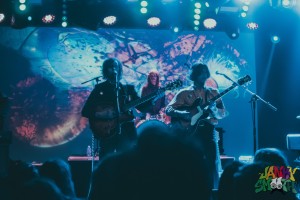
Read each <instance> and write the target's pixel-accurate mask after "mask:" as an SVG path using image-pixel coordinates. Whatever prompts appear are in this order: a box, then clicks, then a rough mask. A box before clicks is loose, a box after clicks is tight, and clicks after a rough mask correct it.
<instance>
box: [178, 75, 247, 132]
mask: <svg viewBox="0 0 300 200" xmlns="http://www.w3.org/2000/svg"><path fill="white" fill-rule="evenodd" d="M249 81H251V77H250V76H249V75H246V76H244V77H243V78H240V79H239V80H238V81H237V82H234V83H233V84H232V86H230V87H229V88H227V89H225V90H224V91H222V92H221V93H219V94H218V95H216V96H214V97H213V98H212V99H210V100H209V101H207V102H206V103H204V104H201V101H200V99H197V100H195V102H194V103H193V105H192V106H190V107H188V108H186V107H185V108H182V110H188V111H190V112H191V113H194V115H193V117H192V118H191V120H189V121H187V120H184V119H180V118H175V119H173V118H172V124H173V125H172V126H174V127H181V129H182V128H184V129H185V130H186V131H187V132H188V133H189V134H190V135H193V134H195V133H196V131H197V128H198V127H199V126H200V125H201V124H202V123H203V122H204V121H207V120H208V119H209V117H210V111H209V106H210V105H211V104H213V103H214V102H215V101H216V100H218V99H219V98H221V97H222V96H224V95H225V94H227V93H228V92H229V91H231V90H232V89H234V88H235V87H237V86H238V85H244V84H245V83H247V82H249Z"/></svg>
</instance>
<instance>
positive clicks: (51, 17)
mask: <svg viewBox="0 0 300 200" xmlns="http://www.w3.org/2000/svg"><path fill="white" fill-rule="evenodd" d="M54 19H55V16H54V15H51V14H47V15H45V16H44V17H43V18H42V21H43V22H44V23H45V24H49V23H51V22H53V21H54Z"/></svg>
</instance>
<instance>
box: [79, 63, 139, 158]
mask: <svg viewBox="0 0 300 200" xmlns="http://www.w3.org/2000/svg"><path fill="white" fill-rule="evenodd" d="M122 72H123V70H122V63H121V62H120V61H119V60H118V59H116V58H108V59H106V60H105V61H104V62H103V66H102V74H103V77H104V78H105V79H106V81H104V82H101V83H99V84H97V85H96V86H95V88H94V89H93V90H92V92H91V94H90V95H89V97H88V99H87V101H86V103H85V105H84V106H83V109H82V111H81V114H82V116H83V117H86V118H88V119H89V123H90V128H91V130H92V132H93V134H94V136H95V138H96V139H97V140H98V145H99V146H98V148H100V151H99V149H97V150H98V151H99V154H100V157H103V156H105V155H107V154H109V153H113V152H118V151H123V150H125V149H127V148H128V147H130V146H131V145H132V144H134V143H135V140H136V135H137V134H136V129H135V126H134V123H133V122H132V119H133V117H132V115H129V114H124V113H122V114H121V111H122V107H123V106H124V105H125V104H126V103H128V102H130V101H132V100H136V99H138V98H139V97H138V95H137V92H136V91H135V88H134V86H133V85H124V84H122V83H121V82H120V80H121V78H122ZM117 96H118V98H117Z"/></svg>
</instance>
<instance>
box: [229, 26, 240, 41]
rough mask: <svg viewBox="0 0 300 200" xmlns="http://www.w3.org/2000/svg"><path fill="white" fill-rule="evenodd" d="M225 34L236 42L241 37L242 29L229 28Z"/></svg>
mask: <svg viewBox="0 0 300 200" xmlns="http://www.w3.org/2000/svg"><path fill="white" fill-rule="evenodd" d="M225 32H226V34H227V36H228V37H229V38H230V39H232V40H235V39H237V38H239V36H240V29H239V28H238V27H229V28H227V30H225Z"/></svg>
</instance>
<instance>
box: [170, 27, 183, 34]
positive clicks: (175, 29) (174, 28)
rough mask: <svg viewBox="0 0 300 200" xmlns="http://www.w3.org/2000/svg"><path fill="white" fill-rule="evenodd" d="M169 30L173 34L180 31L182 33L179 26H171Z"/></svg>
mask: <svg viewBox="0 0 300 200" xmlns="http://www.w3.org/2000/svg"><path fill="white" fill-rule="evenodd" d="M171 30H172V31H173V32H174V33H178V32H180V31H182V27H180V26H172V27H171Z"/></svg>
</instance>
